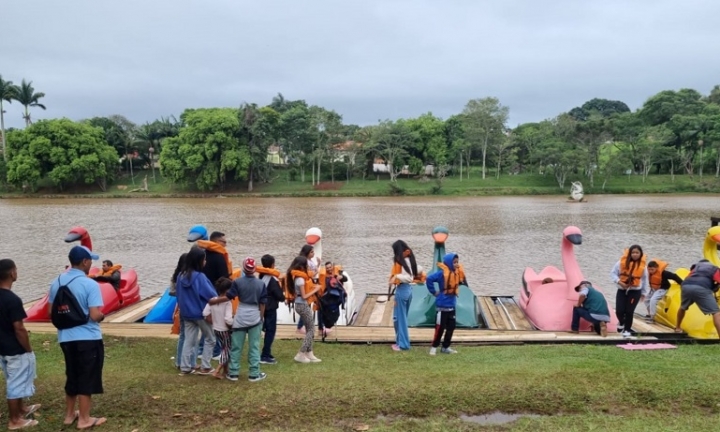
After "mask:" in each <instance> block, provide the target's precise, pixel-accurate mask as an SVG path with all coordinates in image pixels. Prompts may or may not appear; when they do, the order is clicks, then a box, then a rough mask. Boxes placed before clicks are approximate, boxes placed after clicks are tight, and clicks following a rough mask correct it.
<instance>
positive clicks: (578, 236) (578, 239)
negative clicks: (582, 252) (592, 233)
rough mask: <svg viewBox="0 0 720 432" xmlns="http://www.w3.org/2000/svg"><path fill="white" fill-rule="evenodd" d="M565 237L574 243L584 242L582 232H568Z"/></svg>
mask: <svg viewBox="0 0 720 432" xmlns="http://www.w3.org/2000/svg"><path fill="white" fill-rule="evenodd" d="M565 238H566V239H568V241H569V242H570V243H572V244H574V245H581V244H582V234H568V235H567V236H565Z"/></svg>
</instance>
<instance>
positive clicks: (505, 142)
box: [493, 135, 516, 179]
mask: <svg viewBox="0 0 720 432" xmlns="http://www.w3.org/2000/svg"><path fill="white" fill-rule="evenodd" d="M514 145H515V143H514V142H513V140H511V139H510V137H508V136H505V135H503V136H502V137H501V138H500V139H498V140H497V141H495V145H493V151H494V153H495V163H496V165H497V166H496V172H495V178H496V179H499V178H500V172H501V171H502V167H503V164H502V162H503V156H506V159H507V161H506V163H512V162H513V160H514V157H515V154H516V152H515V150H516V149H515V148H514Z"/></svg>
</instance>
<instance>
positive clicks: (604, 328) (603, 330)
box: [600, 322, 607, 337]
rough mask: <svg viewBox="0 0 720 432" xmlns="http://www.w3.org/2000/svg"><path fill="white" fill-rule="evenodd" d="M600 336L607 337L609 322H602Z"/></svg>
mask: <svg viewBox="0 0 720 432" xmlns="http://www.w3.org/2000/svg"><path fill="white" fill-rule="evenodd" d="M600 336H602V337H607V323H606V322H601V323H600Z"/></svg>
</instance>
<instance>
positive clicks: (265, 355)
mask: <svg viewBox="0 0 720 432" xmlns="http://www.w3.org/2000/svg"><path fill="white" fill-rule="evenodd" d="M263 330H265V341H264V342H263V348H262V353H260V359H261V360H269V359H271V358H273V356H272V344H273V341H274V340H275V333H276V332H277V310H266V311H265V322H264V323H263Z"/></svg>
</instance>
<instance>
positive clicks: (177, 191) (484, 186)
mask: <svg viewBox="0 0 720 432" xmlns="http://www.w3.org/2000/svg"><path fill="white" fill-rule="evenodd" d="M276 172H277V178H276V179H275V180H274V181H273V182H272V183H259V182H256V183H255V185H254V189H253V192H252V193H248V192H247V185H246V184H235V185H232V186H229V187H227V188H226V189H225V190H224V191H219V190H217V189H216V190H213V191H204V192H202V191H198V190H197V189H196V188H194V187H192V186H180V185H173V184H170V183H169V182H167V181H165V180H164V179H163V178H162V177H160V176H159V174H157V173H156V174H157V182H153V180H152V175H151V174H150V173H148V192H130V190H132V189H133V188H139V187H140V185H141V183H142V178H143V177H144V176H145V174H146V173H145V172H142V171H141V172H139V173H136V175H135V185H133V184H132V183H131V180H130V179H129V178H128V177H123V178H121V179H118V180H117V181H116V182H115V183H114V184H112V185H109V186H108V189H107V191H106V192H102V191H100V189H99V188H98V187H97V186H96V185H90V186H83V187H76V188H73V189H69V190H66V191H64V192H59V191H58V190H56V189H55V188H52V187H51V185H50V184H49V183H47V182H45V183H42V182H41V184H40V189H39V191H38V192H36V193H34V194H24V193H22V192H21V191H18V190H8V191H6V192H5V193H4V196H6V197H18V196H29V197H38V196H47V195H51V196H59V195H67V196H85V197H97V198H101V197H117V198H120V197H127V198H131V197H193V196H216V195H218V194H222V195H226V196H267V197H273V196H291V197H304V196H388V195H411V196H422V195H446V196H482V195H569V191H570V184H571V182H572V181H573V180H579V181H580V182H582V183H583V186H584V188H585V192H586V194H589V195H592V194H641V193H717V192H720V179H719V178H716V177H714V176H704V177H703V178H700V177H698V176H694V177H690V176H685V175H676V176H675V178H674V180H673V179H672V178H671V177H670V176H669V175H651V176H648V177H647V179H646V181H644V182H643V179H642V176H638V175H633V176H616V177H613V178H610V179H609V180H608V182H607V184H606V185H605V188H604V189H603V188H602V185H603V179H601V178H597V179H595V182H594V185H591V184H590V182H589V180H588V179H587V178H585V177H582V176H580V175H576V176H572V177H570V178H568V180H567V181H566V183H565V187H564V188H563V189H560V187H559V186H558V184H557V182H556V181H555V178H554V177H553V176H552V175H550V174H548V175H545V176H542V175H539V174H522V175H514V176H511V175H504V176H501V177H500V178H499V179H496V178H495V177H494V176H488V177H487V178H485V179H482V176H481V174H480V172H479V171H478V170H477V169H474V170H473V171H472V172H471V175H470V178H469V179H468V178H463V179H462V180H461V179H460V178H459V177H457V176H453V177H447V178H445V179H444V180H443V181H442V183H438V181H437V180H435V179H415V178H399V179H398V180H397V182H396V183H393V184H391V183H390V181H389V179H388V177H387V176H384V177H381V178H380V180H376V179H375V177H372V178H368V179H367V180H362V179H352V180H351V181H349V182H346V181H343V180H338V181H336V182H335V186H334V187H331V188H327V189H325V188H315V187H314V186H313V185H312V184H311V182H310V179H309V177H307V176H306V180H307V181H305V182H301V181H287V180H286V177H287V172H286V171H284V170H277V171H276ZM329 183H330V182H327V181H324V185H323V186H326V185H328V184H329Z"/></svg>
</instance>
